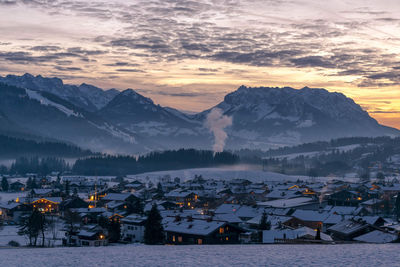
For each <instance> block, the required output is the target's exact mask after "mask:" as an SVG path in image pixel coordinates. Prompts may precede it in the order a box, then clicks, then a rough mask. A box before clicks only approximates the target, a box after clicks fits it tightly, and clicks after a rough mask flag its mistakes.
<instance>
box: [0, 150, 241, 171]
mask: <svg viewBox="0 0 400 267" xmlns="http://www.w3.org/2000/svg"><path fill="white" fill-rule="evenodd" d="M239 160H240V159H239V157H238V156H237V155H235V154H232V153H230V152H219V153H213V152H212V151H208V150H195V149H179V150H168V151H161V152H151V153H149V154H147V155H143V156H139V157H134V156H121V155H116V156H113V155H97V156H90V157H88V158H81V159H78V160H77V161H76V162H75V164H74V165H73V166H69V165H68V164H67V163H66V162H65V160H64V159H61V158H56V157H45V158H40V157H37V156H35V157H19V158H17V159H16V161H15V162H14V163H13V164H12V165H11V167H10V168H7V167H5V166H0V174H21V175H22V174H26V173H36V174H39V175H47V174H49V173H50V172H53V171H55V172H66V171H72V172H73V173H75V174H79V175H126V174H137V173H142V172H149V171H159V170H177V169H186V168H201V167H212V166H218V165H231V164H236V163H238V162H239Z"/></svg>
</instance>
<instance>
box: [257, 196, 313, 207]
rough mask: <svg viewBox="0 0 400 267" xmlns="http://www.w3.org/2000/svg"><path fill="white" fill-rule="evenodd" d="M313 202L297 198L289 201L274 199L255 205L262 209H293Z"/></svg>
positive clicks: (305, 198) (308, 199)
mask: <svg viewBox="0 0 400 267" xmlns="http://www.w3.org/2000/svg"><path fill="white" fill-rule="evenodd" d="M313 202H315V201H314V200H313V199H312V198H309V197H298V198H291V199H276V200H271V201H266V202H259V203H257V205H258V206H262V207H273V208H295V207H299V206H303V205H307V204H311V203H313Z"/></svg>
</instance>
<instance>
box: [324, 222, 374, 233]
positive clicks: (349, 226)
mask: <svg viewBox="0 0 400 267" xmlns="http://www.w3.org/2000/svg"><path fill="white" fill-rule="evenodd" d="M366 227H368V224H366V223H361V222H358V221H355V220H344V221H342V222H340V223H338V224H335V225H333V226H331V227H329V229H328V230H330V231H333V232H338V233H342V234H345V235H350V234H352V233H355V232H357V231H359V230H362V229H364V228H366Z"/></svg>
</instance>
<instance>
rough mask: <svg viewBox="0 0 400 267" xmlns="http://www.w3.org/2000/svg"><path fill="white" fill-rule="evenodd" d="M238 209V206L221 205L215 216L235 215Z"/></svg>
mask: <svg viewBox="0 0 400 267" xmlns="http://www.w3.org/2000/svg"><path fill="white" fill-rule="evenodd" d="M239 208H240V205H239V204H222V205H220V206H219V207H218V208H217V209H216V210H215V214H220V213H235V212H236V211H237V210H238V209H239Z"/></svg>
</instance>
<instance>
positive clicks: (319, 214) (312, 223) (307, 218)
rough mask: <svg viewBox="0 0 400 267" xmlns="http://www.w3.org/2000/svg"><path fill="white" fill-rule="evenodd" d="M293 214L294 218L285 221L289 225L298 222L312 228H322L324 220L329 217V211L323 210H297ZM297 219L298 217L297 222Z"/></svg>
mask: <svg viewBox="0 0 400 267" xmlns="http://www.w3.org/2000/svg"><path fill="white" fill-rule="evenodd" d="M291 216H292V217H293V219H292V220H288V221H287V222H285V224H287V225H288V226H291V224H293V223H297V225H303V226H307V227H309V228H311V229H320V230H322V227H323V222H324V221H325V219H326V218H328V216H329V213H328V212H324V211H322V210H319V211H314V210H296V211H295V212H294V213H293V214H292V215H291ZM296 219H298V220H297V222H295V221H296Z"/></svg>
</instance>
